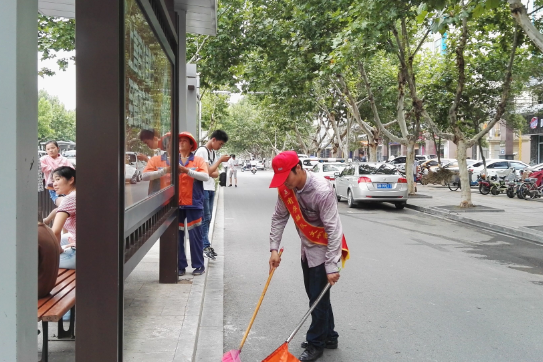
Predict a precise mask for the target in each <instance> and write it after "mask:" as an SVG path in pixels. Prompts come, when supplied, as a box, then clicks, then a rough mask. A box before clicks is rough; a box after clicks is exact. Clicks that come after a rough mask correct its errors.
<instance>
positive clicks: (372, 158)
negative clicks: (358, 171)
mask: <svg viewBox="0 0 543 362" xmlns="http://www.w3.org/2000/svg"><path fill="white" fill-rule="evenodd" d="M365 156H366V160H367V161H369V162H377V142H375V140H374V141H373V142H369V141H368V154H367V155H365Z"/></svg>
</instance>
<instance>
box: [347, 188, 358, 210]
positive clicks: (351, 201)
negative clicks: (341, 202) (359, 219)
mask: <svg viewBox="0 0 543 362" xmlns="http://www.w3.org/2000/svg"><path fill="white" fill-rule="evenodd" d="M347 205H349V207H350V208H354V207H356V202H355V201H354V198H353V193H352V192H351V190H347Z"/></svg>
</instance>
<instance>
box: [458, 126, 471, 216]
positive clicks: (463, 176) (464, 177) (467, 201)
mask: <svg viewBox="0 0 543 362" xmlns="http://www.w3.org/2000/svg"><path fill="white" fill-rule="evenodd" d="M457 140H458V143H457V147H458V148H457V153H456V159H457V160H458V170H459V172H460V185H461V190H462V192H461V198H462V201H461V202H460V207H473V204H472V203H471V185H470V183H469V175H468V164H467V162H466V151H467V149H468V148H467V144H466V142H465V141H466V140H465V139H464V138H463V137H459V138H457Z"/></svg>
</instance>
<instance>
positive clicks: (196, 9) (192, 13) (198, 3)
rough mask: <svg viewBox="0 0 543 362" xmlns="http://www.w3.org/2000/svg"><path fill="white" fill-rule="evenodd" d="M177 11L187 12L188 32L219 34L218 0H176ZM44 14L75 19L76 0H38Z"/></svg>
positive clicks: (39, 7)
mask: <svg viewBox="0 0 543 362" xmlns="http://www.w3.org/2000/svg"><path fill="white" fill-rule="evenodd" d="M174 3H175V10H176V11H186V12H187V33H192V34H202V35H217V0H174ZM38 10H39V12H40V13H42V14H43V15H47V16H59V17H64V18H70V19H73V18H74V17H75V0H38Z"/></svg>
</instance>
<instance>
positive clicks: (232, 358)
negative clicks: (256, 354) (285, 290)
mask: <svg viewBox="0 0 543 362" xmlns="http://www.w3.org/2000/svg"><path fill="white" fill-rule="evenodd" d="M283 249H284V248H281V250H279V257H281V254H283ZM275 269H276V268H273V269H272V270H271V271H270V275H269V276H268V281H267V282H266V285H265V286H264V291H262V295H261V296H260V299H259V300H258V303H257V304H256V308H255V311H254V312H253V317H252V318H251V320H250V322H249V326H248V327H247V330H246V331H245V334H244V335H243V339H242V340H241V343H240V344H239V348H238V349H233V350H230V351H228V352H226V353H225V354H224V355H223V356H222V360H221V362H241V360H240V359H239V354H240V353H241V349H242V348H243V345H244V344H245V340H246V339H247V336H248V335H249V331H250V330H251V327H252V326H253V322H254V321H255V318H256V314H257V313H258V310H259V309H260V305H261V304H262V301H263V300H264V295H266V291H267V290H268V285H270V281H271V278H272V276H273V273H274V272H275Z"/></svg>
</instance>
